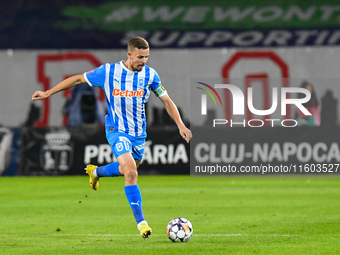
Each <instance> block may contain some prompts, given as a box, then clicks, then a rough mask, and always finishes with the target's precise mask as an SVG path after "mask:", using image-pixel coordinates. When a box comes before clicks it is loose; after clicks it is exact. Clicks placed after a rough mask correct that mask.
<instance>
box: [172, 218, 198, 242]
mask: <svg viewBox="0 0 340 255" xmlns="http://www.w3.org/2000/svg"><path fill="white" fill-rule="evenodd" d="M192 232H193V228H192V224H191V222H190V221H189V220H187V219H185V218H181V217H180V218H175V219H173V220H171V221H170V222H169V223H168V226H167V227H166V234H167V235H168V237H169V239H170V240H171V241H173V242H175V243H181V242H188V241H189V240H190V238H191V236H192Z"/></svg>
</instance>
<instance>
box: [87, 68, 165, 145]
mask: <svg viewBox="0 0 340 255" xmlns="http://www.w3.org/2000/svg"><path fill="white" fill-rule="evenodd" d="M84 77H85V80H86V81H87V83H88V84H89V85H90V86H98V87H100V88H102V89H103V90H104V91H105V96H106V104H107V110H108V115H107V116H106V119H105V120H106V124H108V125H111V126H112V127H114V130H115V131H116V130H118V132H123V133H126V134H129V135H131V136H134V137H141V138H143V137H146V116H145V104H146V103H147V102H148V101H149V97H150V91H153V92H154V94H155V96H157V97H161V96H164V95H166V94H167V92H166V90H165V89H164V87H163V86H162V83H161V79H160V78H159V75H158V74H157V72H156V71H155V69H153V68H151V67H149V66H146V65H145V66H144V68H143V69H142V70H141V71H140V72H137V71H131V70H129V69H127V68H126V67H125V65H124V64H123V61H120V62H117V63H114V64H104V65H102V66H100V67H97V68H96V69H94V70H93V71H90V72H87V73H84ZM108 122H109V123H108Z"/></svg>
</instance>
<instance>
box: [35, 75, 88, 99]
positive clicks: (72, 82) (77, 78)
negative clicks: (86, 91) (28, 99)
mask: <svg viewBox="0 0 340 255" xmlns="http://www.w3.org/2000/svg"><path fill="white" fill-rule="evenodd" d="M82 83H86V80H85V78H84V74H77V75H74V76H71V77H69V78H67V79H65V80H63V81H62V82H60V83H59V84H57V85H56V86H55V87H53V88H51V89H49V90H46V91H36V92H35V93H34V94H33V95H32V101H36V100H43V99H45V98H48V97H50V96H52V95H53V94H55V93H57V92H59V91H63V90H66V89H70V88H72V87H74V86H76V85H78V84H82Z"/></svg>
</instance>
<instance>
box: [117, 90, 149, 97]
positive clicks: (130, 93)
mask: <svg viewBox="0 0 340 255" xmlns="http://www.w3.org/2000/svg"><path fill="white" fill-rule="evenodd" d="M143 95H144V90H137V91H133V90H120V89H114V90H113V93H112V96H114V97H118V96H120V97H142V96H143Z"/></svg>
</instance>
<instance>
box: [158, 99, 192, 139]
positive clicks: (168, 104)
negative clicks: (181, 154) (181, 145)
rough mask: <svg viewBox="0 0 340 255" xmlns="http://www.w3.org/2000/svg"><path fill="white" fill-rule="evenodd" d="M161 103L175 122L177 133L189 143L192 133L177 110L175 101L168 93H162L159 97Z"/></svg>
mask: <svg viewBox="0 0 340 255" xmlns="http://www.w3.org/2000/svg"><path fill="white" fill-rule="evenodd" d="M160 99H161V101H162V103H163V104H164V107H165V109H166V111H167V113H168V114H169V116H170V117H171V118H172V119H173V120H174V122H175V123H176V125H177V127H178V129H179V133H180V134H181V136H182V137H183V139H184V140H185V141H186V142H187V143H189V141H190V139H191V138H192V134H191V131H190V129H188V128H187V127H186V126H185V125H184V123H183V121H182V118H181V115H180V114H179V112H178V109H177V106H176V105H175V103H174V102H173V101H172V100H171V98H170V97H169V96H168V95H163V96H161V97H160Z"/></svg>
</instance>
